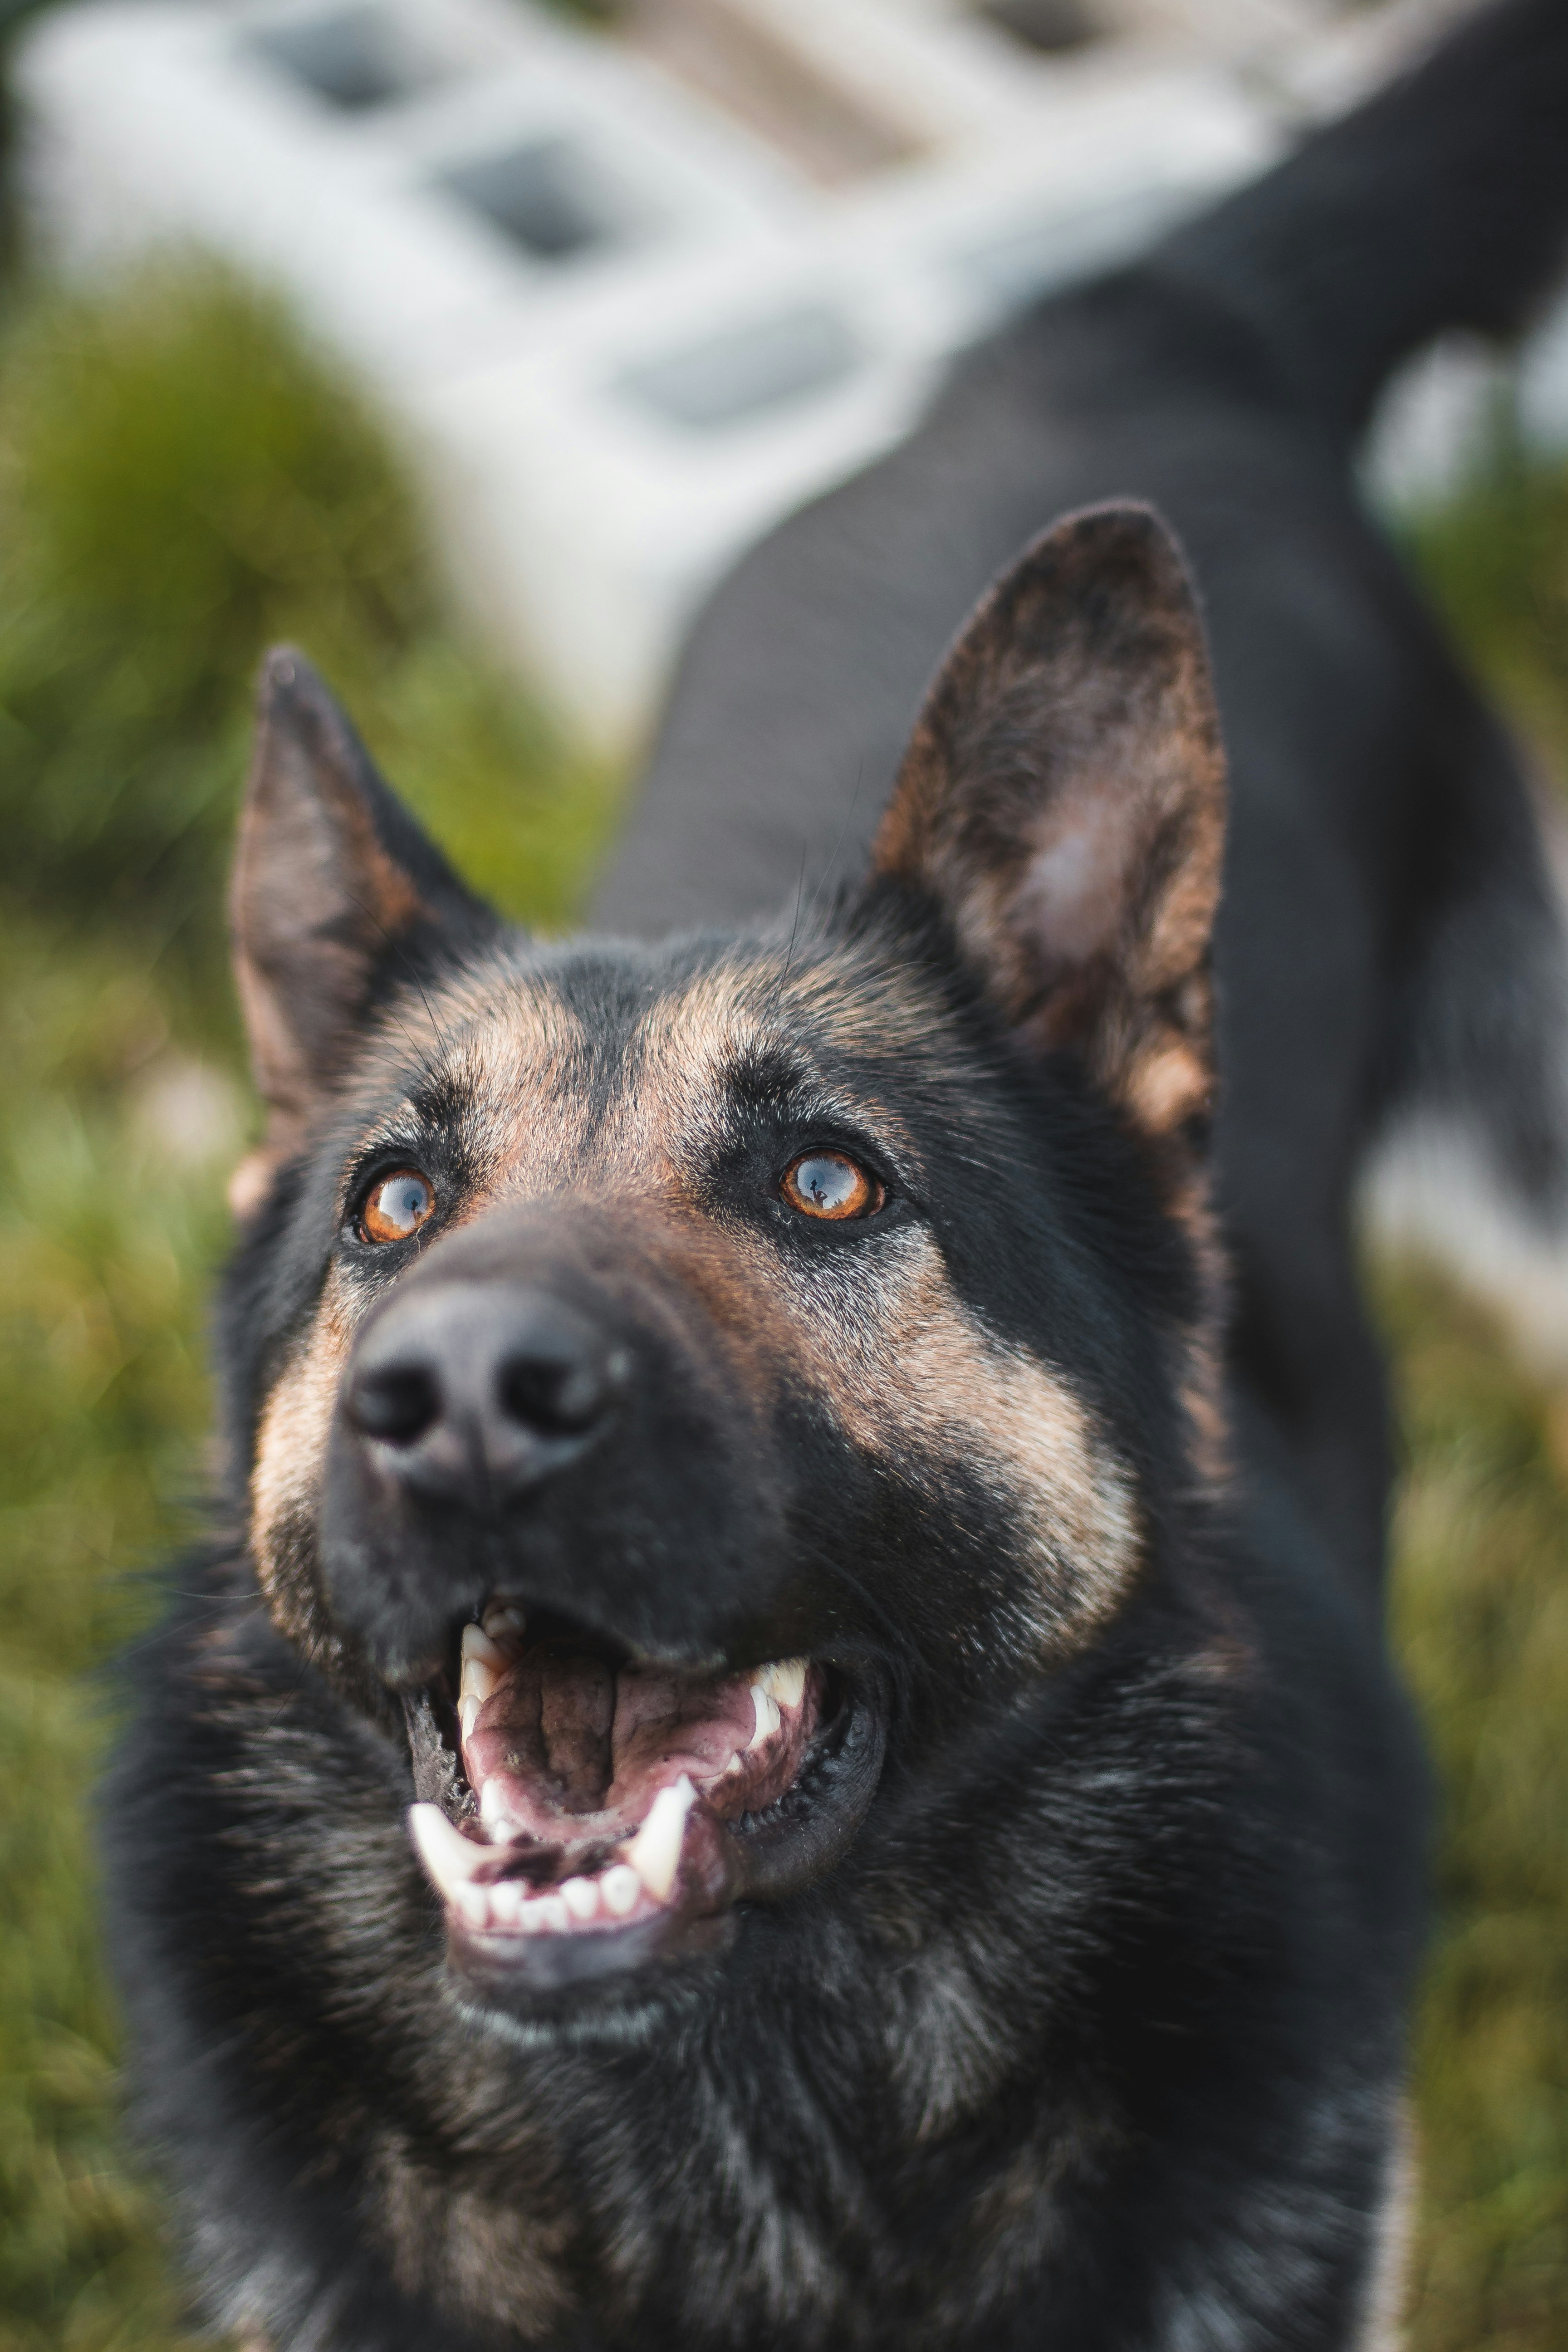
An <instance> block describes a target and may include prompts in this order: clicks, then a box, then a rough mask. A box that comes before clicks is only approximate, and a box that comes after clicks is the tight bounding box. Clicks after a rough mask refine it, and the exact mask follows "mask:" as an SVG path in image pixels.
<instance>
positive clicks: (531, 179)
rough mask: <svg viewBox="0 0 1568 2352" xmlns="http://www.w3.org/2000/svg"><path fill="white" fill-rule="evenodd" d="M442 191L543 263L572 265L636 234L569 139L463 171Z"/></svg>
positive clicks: (464, 166) (449, 175)
mask: <svg viewBox="0 0 1568 2352" xmlns="http://www.w3.org/2000/svg"><path fill="white" fill-rule="evenodd" d="M440 185H441V186H442V187H443V188H445V189H447V192H448V193H449V194H452V195H455V196H458V197H459V198H460V199H461V200H462V202H463V203H464V204H466V205H472V207H473V209H474V210H475V211H476V212H479V213H482V214H483V215H484V216H485V218H486V219H487V220H488V221H489V223H490V224H491V226H492V227H495V228H499V229H500V232H501V234H502V236H508V237H510V239H511V242H512V243H513V244H514V245H520V246H521V247H522V248H523V250H524V252H525V253H528V254H531V256H532V257H533V258H534V259H535V260H536V261H571V260H574V258H575V257H577V256H578V255H579V254H584V253H587V252H590V251H592V250H593V249H594V248H595V247H598V246H605V245H614V244H618V243H620V242H621V241H623V240H624V239H625V238H626V236H628V235H629V234H630V231H631V226H632V224H631V223H630V222H629V221H628V220H627V218H626V215H625V213H624V210H623V209H622V207H621V206H620V205H617V203H616V199H615V196H614V194H613V193H612V191H611V190H609V189H608V188H606V187H605V184H604V183H603V181H602V180H601V178H600V176H599V174H598V173H596V172H595V169H594V167H593V164H592V163H591V162H590V161H589V159H588V158H587V157H586V156H585V155H584V153H583V152H582V150H581V148H579V147H577V146H576V145H574V142H572V141H571V140H570V139H542V140H534V141H532V142H530V143H529V144H528V145H527V146H525V147H511V148H508V150H507V151H506V152H505V153H504V154H500V155H487V156H483V157H481V158H480V159H479V162H477V163H461V164H458V165H457V166H456V167H455V168H454V169H453V170H451V171H449V172H446V173H443V174H442V177H441V181H440Z"/></svg>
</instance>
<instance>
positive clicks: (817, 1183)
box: [784, 1151, 882, 1219]
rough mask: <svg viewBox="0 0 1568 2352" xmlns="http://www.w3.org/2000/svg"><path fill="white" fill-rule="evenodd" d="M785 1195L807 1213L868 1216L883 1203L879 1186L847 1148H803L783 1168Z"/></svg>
mask: <svg viewBox="0 0 1568 2352" xmlns="http://www.w3.org/2000/svg"><path fill="white" fill-rule="evenodd" d="M784 1199H785V1200H786V1201H787V1202H789V1204H790V1207H791V1208H792V1209H799V1210H801V1211H802V1212H803V1213H804V1214H805V1215H806V1216H808V1217H830V1218H834V1219H837V1218H840V1217H868V1216H869V1215H870V1213H871V1212H872V1210H873V1209H879V1208H880V1207H881V1205H882V1188H881V1186H880V1184H879V1183H878V1181H877V1180H876V1178H875V1177H874V1176H868V1175H867V1173H866V1171H865V1170H864V1169H863V1168H862V1167H861V1166H860V1165H859V1163H858V1161H856V1160H851V1159H850V1158H849V1156H848V1154H847V1152H844V1151H805V1152H803V1153H802V1154H801V1156H800V1158H799V1159H798V1160H795V1163H794V1164H793V1166H791V1167H789V1168H786V1169H785V1171H784Z"/></svg>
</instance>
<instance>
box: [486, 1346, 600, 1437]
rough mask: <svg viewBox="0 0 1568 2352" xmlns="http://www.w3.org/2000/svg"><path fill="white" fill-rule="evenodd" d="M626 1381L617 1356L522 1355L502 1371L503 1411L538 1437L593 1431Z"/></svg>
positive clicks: (501, 1392)
mask: <svg viewBox="0 0 1568 2352" xmlns="http://www.w3.org/2000/svg"><path fill="white" fill-rule="evenodd" d="M624 1379H625V1370H624V1367H623V1364H622V1361H621V1359H620V1356H619V1354H618V1353H617V1354H616V1355H613V1356H608V1357H604V1358H593V1357H583V1356H564V1357H563V1356H554V1355H545V1354H542V1353H541V1354H529V1355H524V1354H521V1353H519V1354H516V1355H513V1356H511V1357H510V1358H509V1359H508V1360H507V1361H506V1362H505V1363H503V1364H502V1365H501V1367H500V1376H499V1387H500V1401H501V1407H502V1410H503V1411H504V1412H506V1414H507V1415H508V1417H509V1418H510V1420H512V1421H516V1422H521V1423H522V1425H523V1427H524V1428H526V1429H531V1430H536V1431H538V1432H539V1433H540V1434H541V1435H542V1436H547V1437H569V1436H576V1435H578V1434H580V1433H582V1432H583V1431H584V1430H586V1429H591V1428H592V1427H593V1425H594V1423H595V1422H596V1421H598V1420H599V1419H600V1418H601V1417H602V1416H603V1414H604V1412H605V1408H606V1407H607V1406H608V1404H609V1403H610V1401H611V1399H612V1397H613V1396H614V1395H615V1392H616V1389H617V1388H619V1387H620V1386H621V1385H622V1382H623V1381H624Z"/></svg>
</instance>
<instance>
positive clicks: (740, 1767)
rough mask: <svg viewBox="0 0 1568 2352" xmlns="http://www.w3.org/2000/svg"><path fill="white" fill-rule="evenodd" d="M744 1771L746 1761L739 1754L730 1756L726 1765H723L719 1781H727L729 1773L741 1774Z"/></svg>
mask: <svg viewBox="0 0 1568 2352" xmlns="http://www.w3.org/2000/svg"><path fill="white" fill-rule="evenodd" d="M745 1769H746V1759H745V1758H744V1757H743V1756H742V1755H739V1754H737V1755H734V1756H731V1759H730V1761H729V1762H728V1764H726V1765H725V1767H724V1769H723V1770H722V1771H721V1773H720V1775H719V1778H720V1779H721V1780H729V1778H730V1776H731V1773H733V1772H743V1771H744V1770H745Z"/></svg>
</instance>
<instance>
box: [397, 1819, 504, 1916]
mask: <svg viewBox="0 0 1568 2352" xmlns="http://www.w3.org/2000/svg"><path fill="white" fill-rule="evenodd" d="M408 1827H409V1831H410V1833H411V1834H412V1836H413V1839H414V1843H415V1847H416V1851H417V1853H418V1855H419V1859H420V1861H421V1862H422V1863H423V1864H425V1867H426V1871H428V1873H429V1874H430V1877H431V1879H432V1881H433V1882H434V1884H435V1886H436V1890H437V1894H440V1895H445V1896H446V1898H447V1902H448V1903H455V1902H456V1901H457V1900H458V1894H459V1892H460V1890H461V1889H462V1888H464V1887H466V1886H467V1885H468V1881H469V1879H470V1878H472V1876H473V1874H474V1873H475V1871H476V1870H478V1868H479V1864H480V1863H481V1862H483V1861H484V1859H485V1849H484V1847H483V1846H482V1845H476V1844H475V1843H474V1842H473V1840H472V1839H471V1838H466V1837H465V1836H464V1835H463V1833H462V1832H461V1830H457V1829H454V1828H453V1826H452V1824H451V1822H449V1821H448V1820H447V1816H446V1814H445V1813H444V1812H443V1811H441V1808H440V1806H439V1805H410V1806H409V1808H408Z"/></svg>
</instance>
